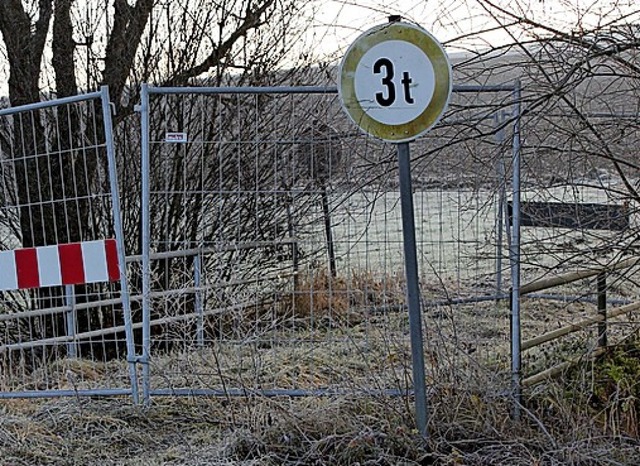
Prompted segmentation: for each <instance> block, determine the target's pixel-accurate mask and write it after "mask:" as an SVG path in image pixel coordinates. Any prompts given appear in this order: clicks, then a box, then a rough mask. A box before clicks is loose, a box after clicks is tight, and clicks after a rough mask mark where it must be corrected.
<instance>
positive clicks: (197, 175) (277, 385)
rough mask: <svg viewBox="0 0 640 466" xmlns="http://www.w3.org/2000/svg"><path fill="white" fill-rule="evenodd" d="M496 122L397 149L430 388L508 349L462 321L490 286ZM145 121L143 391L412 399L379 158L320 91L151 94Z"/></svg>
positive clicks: (492, 290)
mask: <svg viewBox="0 0 640 466" xmlns="http://www.w3.org/2000/svg"><path fill="white" fill-rule="evenodd" d="M467 100H469V99H467ZM459 105H460V106H464V105H465V102H464V101H461V102H460V103H459ZM494 105H495V104H494ZM495 107H498V106H495ZM495 107H490V106H487V108H486V109H485V110H484V112H483V113H482V114H481V115H476V116H475V119H476V121H475V122H474V127H475V128H476V129H477V131H478V134H480V135H481V136H477V135H476V140H475V142H473V143H471V142H469V141H467V142H465V143H463V144H460V143H459V141H458V140H457V139H456V137H457V135H459V133H460V131H461V130H462V129H461V128H460V126H459V124H458V123H457V122H456V118H459V116H458V117H457V116H456V115H455V113H454V112H452V115H451V117H450V118H451V120H452V121H451V122H449V123H445V124H444V125H443V127H442V128H441V129H440V130H438V131H435V132H434V133H433V134H432V135H431V136H429V137H428V138H423V139H421V140H419V141H417V142H415V143H414V144H413V147H412V150H413V153H414V159H415V162H416V164H415V170H414V173H415V179H416V189H415V194H414V196H415V197H414V199H415V204H416V217H417V219H418V221H417V228H416V229H417V231H416V236H417V241H418V248H419V251H418V253H419V259H420V263H419V267H420V273H421V282H422V288H423V296H424V304H425V311H426V312H425V318H426V320H427V322H426V329H427V335H428V342H427V346H428V347H429V348H428V349H427V352H429V354H432V358H431V359H430V363H431V365H432V368H431V369H432V370H431V372H430V376H431V379H432V381H433V380H437V379H438V377H439V376H440V374H438V373H437V372H436V366H438V370H439V369H441V368H442V366H443V365H444V364H445V363H447V361H448V362H451V363H452V364H454V365H455V364H460V357H459V356H458V353H462V354H464V355H469V354H471V353H473V352H475V351H476V350H477V349H480V348H482V349H484V351H483V352H484V353H485V354H488V353H490V352H491V351H490V345H489V343H488V342H489V341H495V340H496V338H497V339H498V340H499V341H500V343H501V344H503V345H504V344H506V343H507V342H508V332H507V330H506V327H507V326H508V313H507V312H505V310H504V308H502V309H501V310H500V311H494V310H493V309H489V308H487V309H486V312H485V314H486V315H485V316H483V317H482V319H484V322H485V324H486V328H484V331H485V332H486V335H480V334H479V330H478V329H477V328H476V326H475V324H473V323H472V322H471V321H468V320H466V318H467V317H468V318H471V317H478V315H479V314H480V313H479V312H478V306H482V304H478V302H479V301H490V302H491V303H493V304H495V303H494V301H495V300H496V299H497V295H498V294H500V293H503V287H505V286H506V285H504V284H502V283H498V281H497V278H496V277H497V276H498V274H497V267H500V268H506V267H508V264H507V263H506V259H505V262H504V263H502V262H501V259H502V258H503V257H504V256H505V255H506V240H504V241H503V240H502V239H501V238H503V235H502V234H501V233H502V229H503V228H504V222H502V219H501V218H499V209H498V204H499V199H500V193H501V192H502V193H503V191H504V188H505V180H504V167H503V172H502V173H503V174H502V175H501V174H500V173H501V172H500V171H499V170H498V168H499V164H498V161H500V163H503V161H502V157H503V156H507V157H508V155H507V154H509V153H510V152H509V151H510V149H509V147H510V141H509V140H508V139H504V140H499V139H497V138H496V131H497V129H496V127H495V123H494V119H493V114H494V113H495ZM498 108H499V107H498ZM148 111H149V143H150V163H149V165H150V179H149V185H150V198H149V206H148V207H149V210H150V224H151V229H150V230H151V231H150V246H151V256H152V257H151V290H150V294H151V295H152V296H156V298H153V299H152V300H151V306H150V314H151V315H150V320H151V342H150V350H151V353H152V357H151V359H150V364H151V371H150V372H151V377H152V383H151V386H152V391H153V390H155V391H156V392H158V391H162V390H167V389H168V390H169V391H173V392H174V393H176V392H179V391H180V390H187V391H188V390H189V389H191V390H193V389H210V390H214V391H215V390H219V391H221V392H224V391H225V390H226V391H229V390H236V389H240V390H250V391H251V390H262V391H264V390H279V389H280V390H288V391H289V392H290V393H291V392H292V391H296V390H303V391H304V390H307V391H314V390H319V389H322V390H341V389H362V390H396V391H398V390H400V391H402V390H407V389H410V388H411V382H410V373H411V356H410V355H411V351H410V347H409V335H408V322H407V321H408V317H407V314H406V310H405V291H404V283H405V282H404V280H405V279H404V263H403V252H402V251H403V249H402V219H401V214H400V205H399V191H398V182H397V160H396V154H395V147H394V146H392V145H388V144H384V143H382V142H379V141H376V140H373V139H371V138H369V137H366V136H364V135H363V134H361V133H360V132H359V131H358V130H357V129H355V128H354V127H353V126H352V124H350V123H349V122H348V120H347V117H346V116H345V115H344V113H343V111H342V109H341V108H340V103H339V100H338V97H337V95H336V94H335V93H334V92H324V93H313V94H310V93H303V92H302V91H301V92H296V91H295V90H294V91H292V92H288V93H266V92H265V93H262V92H256V93H252V92H250V91H248V92H247V91H243V90H242V89H239V90H237V92H229V93H224V92H220V91H219V90H218V91H212V92H210V93H207V92H206V91H202V90H200V91H198V92H194V93H189V92H185V91H180V92H179V93H172V92H171V91H168V90H162V89H153V88H152V89H150V93H149V107H148ZM458 113H460V112H458ZM143 131H145V129H144V128H143ZM481 139H482V140H481ZM505 151H506V153H507V154H505ZM470 165H475V166H477V167H482V170H478V171H477V172H472V171H471V172H470V171H466V170H463V168H464V167H467V168H468V167H469V166H470ZM143 176H144V174H143ZM501 187H502V188H501ZM503 194H504V193H503ZM502 243H504V244H502ZM184 250H187V252H186V253H181V252H180V251H184ZM181 255H182V256H183V257H179V256H181ZM498 257H500V260H498ZM185 290H187V291H185ZM457 301H459V303H458V304H459V305H464V303H467V302H468V303H475V304H471V305H469V306H467V309H466V310H464V311H463V313H464V319H465V320H464V321H463V322H461V323H458V317H457V316H455V317H454V314H453V312H451V310H452V309H453V308H452V306H454V305H456V302H457ZM474 313H475V316H474V315H473V314H474ZM498 317H499V319H500V320H501V324H500V325H498V326H497V327H499V328H498V330H496V318H498ZM463 328H464V332H465V333H464V334H458V333H457V332H458V330H459V329H463ZM443 342H445V343H446V346H447V348H448V349H447V351H446V353H447V354H446V355H444V354H443V349H442V348H443V345H442V344H443ZM187 348H197V351H195V350H192V351H188V350H187V351H185V349H187ZM461 348H462V350H463V351H460V349H461ZM506 352H508V351H505V354H506ZM475 356H477V354H476V355H475ZM475 356H474V358H475ZM454 359H455V361H454ZM470 362H472V361H470V359H469V358H467V361H466V362H465V363H464V364H465V365H467V366H468V365H469V364H470ZM450 368H451V367H450Z"/></svg>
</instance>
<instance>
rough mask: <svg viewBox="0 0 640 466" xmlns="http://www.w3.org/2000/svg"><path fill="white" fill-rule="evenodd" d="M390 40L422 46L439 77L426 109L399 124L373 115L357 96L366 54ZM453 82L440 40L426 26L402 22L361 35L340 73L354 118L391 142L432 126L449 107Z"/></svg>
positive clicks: (342, 97) (342, 90)
mask: <svg viewBox="0 0 640 466" xmlns="http://www.w3.org/2000/svg"><path fill="white" fill-rule="evenodd" d="M386 41H404V42H408V43H410V44H413V45H414V46H416V47H418V48H419V49H420V50H421V51H422V52H423V53H424V55H425V58H426V59H427V60H429V62H430V63H431V66H432V67H433V72H434V78H435V83H434V88H433V96H432V97H431V100H430V101H429V103H428V105H427V106H426V108H425V109H424V110H423V111H422V113H420V114H419V115H418V116H417V117H416V118H414V119H413V120H411V121H409V122H406V123H402V124H397V125H394V124H386V123H383V122H380V121H378V120H376V119H374V118H372V117H371V116H370V115H369V114H368V113H367V110H366V108H365V106H363V103H362V102H360V101H359V100H358V98H357V96H356V83H355V79H356V69H357V67H358V65H359V63H360V61H361V59H362V57H363V56H364V55H365V53H367V52H368V51H369V50H370V49H371V48H372V47H375V46H376V45H378V44H381V43H383V42H386ZM452 86H453V82H452V72H451V63H450V62H449V58H448V57H447V54H446V53H445V51H444V49H443V48H442V46H441V45H440V43H439V42H438V41H437V40H436V39H435V38H434V37H433V36H432V35H431V34H429V33H428V32H427V31H426V30H424V29H422V28H420V27H418V26H415V25H412V24H408V23H402V22H394V23H388V24H383V25H380V26H376V27H374V28H372V29H369V30H368V31H366V32H365V33H363V34H362V35H360V36H359V37H358V38H357V39H356V40H355V42H354V43H353V44H351V46H350V47H349V49H348V50H347V53H346V54H345V56H344V57H343V59H342V62H341V64H340V69H339V74H338V92H339V95H340V100H341V102H342V106H343V108H344V109H345V111H346V112H347V114H348V115H349V117H350V118H351V120H353V122H354V123H355V124H356V125H358V126H359V127H360V128H361V129H362V130H363V131H365V132H366V133H368V134H370V135H372V136H375V137H378V138H380V139H384V140H386V141H391V142H407V141H411V140H413V139H415V138H417V137H418V136H420V135H422V134H424V133H425V132H427V131H428V130H429V129H431V128H432V127H433V126H434V125H435V124H436V123H437V122H438V120H439V119H440V117H441V116H442V114H443V113H444V111H445V110H446V108H447V105H448V103H449V97H450V96H451V89H452Z"/></svg>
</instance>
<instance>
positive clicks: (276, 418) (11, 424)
mask: <svg viewBox="0 0 640 466" xmlns="http://www.w3.org/2000/svg"><path fill="white" fill-rule="evenodd" d="M473 387H474V388H472V386H471V385H469V384H468V385H467V386H465V387H462V386H457V387H448V388H447V387H445V386H444V385H437V386H435V387H433V388H434V391H433V392H432V393H431V397H430V412H431V422H430V425H429V431H430V438H429V440H428V441H426V442H425V441H423V439H422V438H421V437H420V436H419V435H418V434H417V432H416V431H415V429H414V427H413V421H412V418H411V415H410V411H411V409H412V402H411V400H408V399H404V398H383V397H358V398H355V397H352V398H349V397H339V398H304V399H290V398H271V399H265V398H259V397H246V398H241V399H232V400H225V399H213V398H195V399H187V398H156V399H154V402H153V405H152V406H151V407H149V408H147V409H142V408H136V407H133V406H131V404H130V402H129V400H120V399H103V400H101V399H75V398H71V399H56V400H40V401H31V400H14V401H2V402H0V464H2V465H33V464H42V465H49V464H51V465H154V464H158V465H160V464H163V465H341V464H345V465H348V464H351V465H356V464H359V465H365V464H367V465H427V464H437V465H527V466H529V465H616V464H618V465H619V464H623V465H630V466H631V465H635V464H638V462H639V461H640V444H639V443H638V442H637V440H636V439H632V438H631V437H629V436H625V435H623V434H621V433H618V434H616V435H613V434H611V433H608V432H607V431H606V429H605V428H604V426H603V425H602V422H601V421H600V419H599V417H598V416H597V415H595V414H594V413H593V411H592V410H590V409H588V407H587V406H585V405H583V404H581V402H580V401H579V400H578V401H577V400H575V399H573V400H570V399H567V397H566V395H561V393H563V390H564V389H563V388H562V387H561V386H560V385H547V386H545V387H540V388H538V391H537V392H536V393H532V394H530V397H529V398H528V399H527V406H529V408H528V409H524V411H523V418H522V420H521V421H520V422H515V421H513V420H511V419H510V418H509V416H508V414H507V413H508V411H509V404H508V403H507V400H505V399H501V398H497V397H495V394H492V393H491V390H486V388H488V387H485V390H484V391H483V390H480V389H479V387H477V386H473Z"/></svg>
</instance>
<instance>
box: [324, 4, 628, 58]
mask: <svg viewBox="0 0 640 466" xmlns="http://www.w3.org/2000/svg"><path fill="white" fill-rule="evenodd" d="M492 1H493V3H496V4H498V5H503V6H507V7H508V8H509V9H511V10H513V11H514V12H518V13H520V14H521V15H523V16H526V17H527V18H530V19H534V20H536V21H540V22H542V23H544V24H549V25H551V26H553V27H556V28H558V29H560V30H564V31H567V32H568V31H570V30H571V29H575V28H576V27H577V25H578V24H583V25H585V26H595V25H597V24H604V23H606V22H607V21H608V20H610V19H611V18H614V17H619V16H620V15H621V14H624V13H628V12H634V11H635V21H637V22H640V17H639V15H638V11H639V10H640V5H639V4H638V0H492ZM612 5H613V6H612ZM317 13H318V15H317V16H318V18H317V22H318V24H317V26H316V28H315V30H314V33H315V34H317V35H324V37H325V40H324V41H322V44H323V48H322V50H323V52H326V53H327V54H331V53H334V54H340V53H344V51H345V50H346V48H347V47H348V45H349V44H350V43H351V42H353V40H354V39H355V38H356V37H357V36H358V35H359V34H360V33H361V32H363V31H364V30H366V29H368V28H370V27H372V26H374V25H376V24H381V23H384V22H386V21H387V18H388V16H389V14H400V15H401V16H403V17H404V18H406V19H407V20H409V21H411V22H414V23H417V24H419V25H421V26H422V27H424V28H425V29H427V30H429V31H430V32H431V33H432V34H433V35H434V36H435V37H436V38H437V39H438V40H439V41H440V42H442V43H443V44H444V45H445V47H446V48H447V49H448V50H447V51H448V52H449V53H456V52H459V51H462V50H464V49H465V48H470V49H483V48H489V47H490V46H495V45H500V44H503V43H507V42H510V41H511V40H512V39H511V38H510V37H509V35H508V34H507V33H506V32H505V31H503V30H502V31H500V30H494V31H490V32H489V31H487V32H485V33H483V34H476V33H477V32H479V31H486V30H487V29H489V28H493V27H494V26H495V25H496V22H495V20H493V19H492V18H491V17H490V16H489V15H488V14H487V12H486V11H485V10H484V9H483V8H482V7H481V5H480V2H478V1H477V0H468V1H467V0H387V1H379V0H352V1H350V0H326V1H325V2H324V3H322V6H321V7H320V8H319V10H318V12H317ZM467 35H474V37H473V38H470V37H469V38H467V39H466V40H461V37H463V36H467Z"/></svg>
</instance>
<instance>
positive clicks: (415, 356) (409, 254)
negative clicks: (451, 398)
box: [397, 142, 428, 438]
mask: <svg viewBox="0 0 640 466" xmlns="http://www.w3.org/2000/svg"><path fill="white" fill-rule="evenodd" d="M397 149H398V165H399V168H400V202H401V207H402V234H403V238H404V263H405V270H406V274H407V305H408V307H409V333H410V336H411V360H412V367H413V390H414V395H415V403H416V426H417V427H418V431H419V432H420V433H421V434H422V435H423V436H424V437H425V438H427V437H428V432H427V390H426V385H425V375H424V346H423V341H422V315H421V310H420V287H419V283H418V260H417V255H416V231H415V222H414V217H413V190H412V188H411V161H410V154H409V143H407V142H403V143H400V144H398V145H397Z"/></svg>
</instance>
